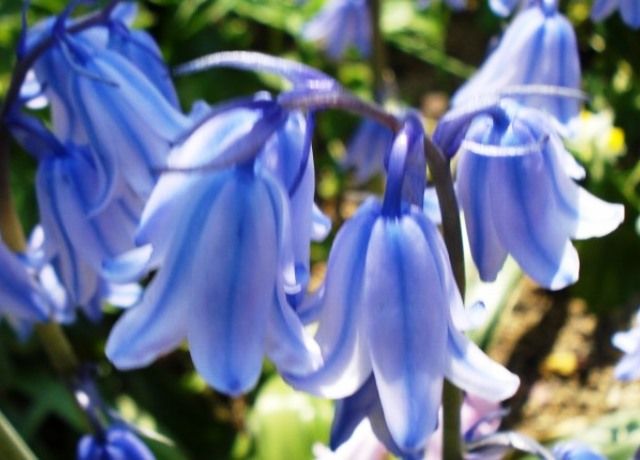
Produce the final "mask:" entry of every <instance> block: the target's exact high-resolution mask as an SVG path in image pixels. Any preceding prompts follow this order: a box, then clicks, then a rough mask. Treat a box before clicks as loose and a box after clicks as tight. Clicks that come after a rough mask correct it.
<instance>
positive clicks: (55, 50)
mask: <svg viewBox="0 0 640 460" xmlns="http://www.w3.org/2000/svg"><path fill="white" fill-rule="evenodd" d="M57 27H59V26H54V27H53V31H52V33H54V34H58V35H61V36H59V38H58V39H57V41H56V43H55V45H54V46H52V47H51V48H50V49H49V50H48V51H47V52H46V53H45V54H44V55H43V56H42V57H41V58H40V59H39V60H38V61H37V62H36V64H35V66H34V70H35V72H36V75H37V78H38V81H40V82H41V84H43V85H44V86H45V88H46V95H47V97H48V98H49V100H50V104H51V110H52V122H53V131H54V133H55V135H56V136H57V137H58V138H59V139H60V140H61V141H62V142H63V143H65V142H72V143H74V144H76V145H80V146H88V147H89V148H91V149H92V150H94V151H95V153H96V157H95V158H96V159H97V160H98V161H99V162H100V171H102V172H103V175H104V180H103V181H102V182H101V183H100V185H101V187H100V189H101V190H100V194H99V197H98V199H97V200H96V201H97V202H96V203H93V205H94V207H95V208H96V209H100V208H101V207H103V206H105V205H106V204H108V203H109V202H110V201H111V199H112V198H113V195H114V193H116V192H117V187H118V186H119V185H120V184H121V183H122V182H124V183H126V185H127V186H128V187H129V188H130V189H131V190H133V191H134V192H135V193H136V194H137V195H138V196H139V197H140V198H141V199H146V198H147V197H148V196H149V194H150V193H151V189H152V188H153V185H154V184H155V181H156V179H157V175H158V173H157V171H158V170H159V169H161V168H163V167H164V165H165V161H166V156H167V154H168V152H169V150H170V148H171V146H172V145H173V143H174V142H175V141H176V140H177V139H178V138H179V137H180V136H182V135H183V134H184V133H185V132H186V130H187V129H188V128H189V127H190V121H189V120H188V118H187V117H186V116H184V115H182V113H180V112H179V110H177V109H176V107H174V106H173V105H172V104H171V103H170V102H169V101H168V100H167V98H166V97H165V95H164V94H162V93H161V92H160V91H159V90H158V87H157V86H156V85H155V84H154V83H153V82H151V81H150V80H149V79H148V78H147V76H145V75H144V74H143V73H142V72H141V71H140V69H139V68H138V67H137V66H136V65H134V64H133V63H132V62H131V61H130V60H129V59H128V58H126V57H124V56H122V55H121V54H120V53H118V52H116V51H113V50H111V49H109V48H107V43H106V40H107V38H108V37H107V36H106V34H100V30H94V29H89V31H88V32H86V33H83V34H78V35H68V34H66V33H64V32H61V31H59V30H57ZM103 35H104V36H103Z"/></svg>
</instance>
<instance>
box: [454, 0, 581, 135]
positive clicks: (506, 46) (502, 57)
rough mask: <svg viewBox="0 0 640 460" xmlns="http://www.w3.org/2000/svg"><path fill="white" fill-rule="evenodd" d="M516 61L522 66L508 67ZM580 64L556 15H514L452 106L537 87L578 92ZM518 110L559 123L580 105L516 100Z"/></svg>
mask: <svg viewBox="0 0 640 460" xmlns="http://www.w3.org/2000/svg"><path fill="white" fill-rule="evenodd" d="M514 62H522V63H524V64H525V65H513V63H514ZM580 81H581V80H580V60H579V56H578V48H577V43H576V37H575V32H574V31H573V27H572V25H571V24H570V23H569V21H568V20H567V19H566V18H565V17H564V16H562V15H561V14H560V13H559V12H556V11H553V12H551V11H543V8H541V7H539V6H538V5H534V6H532V7H529V8H527V9H526V10H524V11H522V12H521V13H519V14H518V15H517V16H516V17H515V18H514V20H513V21H512V23H511V24H510V25H509V27H508V28H507V30H506V31H505V33H504V35H503V36H502V39H501V41H500V44H499V45H498V47H497V48H496V49H495V50H494V51H493V53H492V54H491V56H489V58H488V59H487V60H486V61H485V63H484V64H483V65H482V67H481V68H480V69H479V70H478V72H477V73H476V74H475V75H474V76H473V77H472V78H471V80H469V81H468V82H467V83H466V84H465V85H464V86H463V87H462V88H461V89H459V90H458V92H457V93H456V94H455V95H454V98H453V101H452V102H453V104H454V105H456V106H461V105H464V104H466V103H474V101H475V100H477V99H478V98H482V97H486V96H487V95H491V94H493V95H495V94H497V93H499V92H500V91H502V90H505V89H507V88H509V87H513V86H519V85H526V84H538V85H551V86H561V87H568V88H574V89H576V90H577V89H579V88H580ZM517 99H518V100H519V101H520V102H522V103H523V104H524V105H527V106H530V107H536V108H540V109H543V110H545V111H547V112H549V113H551V114H552V115H554V116H555V117H556V118H558V120H559V121H561V122H562V123H566V122H568V121H569V120H570V119H571V118H572V117H574V116H576V115H577V114H578V111H579V107H580V103H579V101H578V100H576V99H574V98H567V97H559V96H557V97H556V96H548V95H546V96H535V95H530V96H519V97H517Z"/></svg>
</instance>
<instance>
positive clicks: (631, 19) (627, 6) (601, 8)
mask: <svg viewBox="0 0 640 460" xmlns="http://www.w3.org/2000/svg"><path fill="white" fill-rule="evenodd" d="M617 9H619V10H620V16H622V20H623V21H624V23H625V24H626V25H628V26H629V27H631V28H633V29H637V28H639V27H640V2H638V0H595V1H594V2H593V6H592V7H591V19H592V20H594V21H596V22H599V21H602V20H603V19H605V18H607V17H608V16H610V15H611V14H612V13H613V12H614V11H615V10H617Z"/></svg>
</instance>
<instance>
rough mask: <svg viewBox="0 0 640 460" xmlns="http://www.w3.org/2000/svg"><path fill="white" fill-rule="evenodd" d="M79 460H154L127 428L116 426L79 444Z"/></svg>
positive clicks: (77, 453) (88, 437)
mask: <svg viewBox="0 0 640 460" xmlns="http://www.w3.org/2000/svg"><path fill="white" fill-rule="evenodd" d="M76 458H77V460H154V459H155V456H154V455H153V453H152V452H151V451H150V450H149V448H148V447H147V446H146V445H145V444H144V443H143V442H142V441H141V440H140V438H138V436H136V435H135V434H134V433H133V432H132V431H131V430H130V429H128V428H127V427H126V426H120V425H114V426H112V427H110V428H109V429H107V430H106V431H103V432H100V433H98V434H96V435H85V436H83V437H82V438H81V439H80V442H79V443H78V449H77V452H76Z"/></svg>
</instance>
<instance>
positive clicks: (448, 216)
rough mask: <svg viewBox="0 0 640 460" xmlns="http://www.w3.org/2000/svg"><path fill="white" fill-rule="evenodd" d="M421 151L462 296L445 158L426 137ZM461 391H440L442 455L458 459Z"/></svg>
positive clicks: (456, 222) (448, 386)
mask: <svg viewBox="0 0 640 460" xmlns="http://www.w3.org/2000/svg"><path fill="white" fill-rule="evenodd" d="M425 155H426V157H427V162H428V163H429V168H430V169H431V174H432V177H433V180H434V184H435V187H436V193H437V195H438V201H439V203H440V212H441V214H442V233H443V237H444V242H445V244H446V246H447V252H448V253H449V261H450V262H451V268H452V269H453V275H454V277H455V279H456V284H457V286H458V289H459V291H460V295H461V296H462V298H464V292H465V273H464V251H463V246H462V227H461V223H460V212H459V209H458V200H457V199H456V194H455V190H454V188H453V179H452V177H451V167H450V165H449V161H448V160H447V159H446V158H445V156H444V155H443V154H442V152H440V150H439V149H438V147H436V146H435V145H434V144H433V143H432V142H431V140H430V139H429V138H425ZM461 407H462V392H461V391H460V390H459V389H458V388H456V387H455V386H454V385H453V384H452V383H451V382H449V381H445V383H444V388H443V392H442V419H443V423H442V458H444V459H446V460H462V454H463V448H462V442H461V436H460V433H461V429H460V427H461V425H460V409H461Z"/></svg>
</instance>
